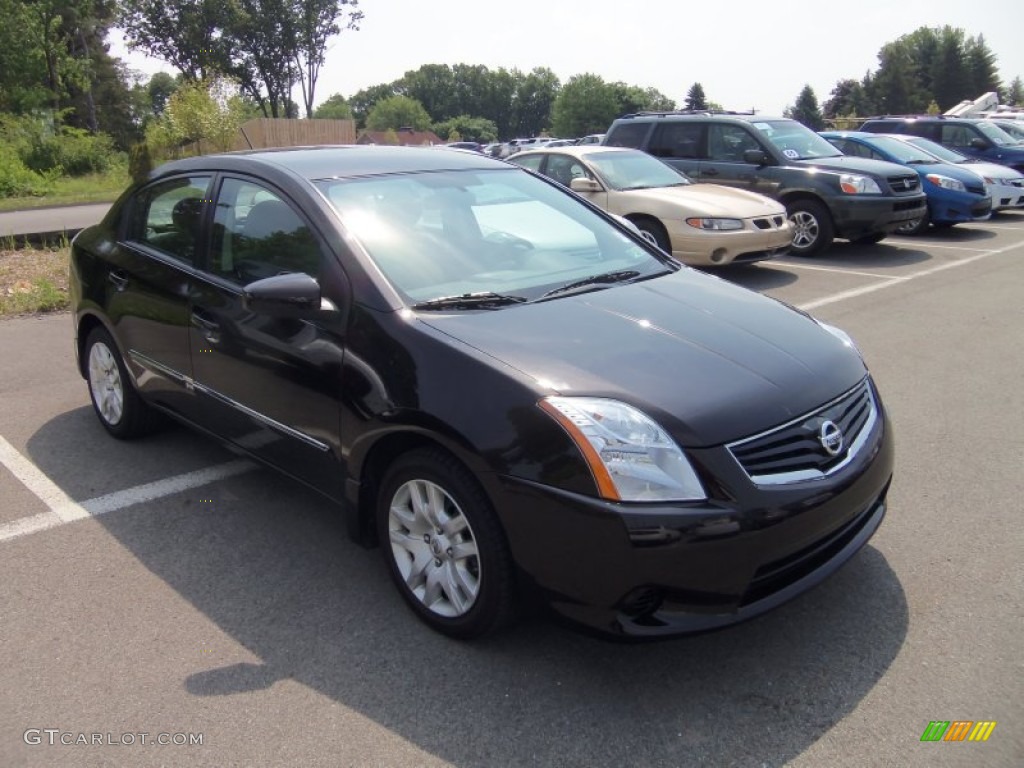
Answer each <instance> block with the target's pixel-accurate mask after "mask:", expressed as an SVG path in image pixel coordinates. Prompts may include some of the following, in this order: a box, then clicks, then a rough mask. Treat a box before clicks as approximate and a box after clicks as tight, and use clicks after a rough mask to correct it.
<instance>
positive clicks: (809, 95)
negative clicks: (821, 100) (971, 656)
mask: <svg viewBox="0 0 1024 768" xmlns="http://www.w3.org/2000/svg"><path fill="white" fill-rule="evenodd" d="M783 116H784V117H790V118H792V119H793V120H797V121H799V122H801V123H803V124H804V125H806V126H807V127H808V128H810V129H811V130H812V131H820V130H821V129H822V128H824V127H825V120H824V119H823V118H822V115H821V110H820V109H819V108H818V97H817V96H815V95H814V89H813V88H811V86H810V85H805V86H804V87H803V90H801V91H800V95H799V96H797V97H796V104H794V105H793V106H792V107H787V108H786V110H785V111H784V112H783Z"/></svg>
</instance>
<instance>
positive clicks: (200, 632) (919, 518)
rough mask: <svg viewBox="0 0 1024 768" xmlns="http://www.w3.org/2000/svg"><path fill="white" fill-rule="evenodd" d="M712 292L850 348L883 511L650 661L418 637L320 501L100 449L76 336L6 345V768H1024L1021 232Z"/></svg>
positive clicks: (501, 639) (767, 276) (581, 644)
mask: <svg viewBox="0 0 1024 768" xmlns="http://www.w3.org/2000/svg"><path fill="white" fill-rule="evenodd" d="M721 274H722V276H723V277H724V278H726V279H729V280H733V281H735V282H738V283H740V284H743V285H745V286H747V287H750V288H752V289H755V290H758V291H762V292H765V293H768V294H770V295H772V296H776V297H778V298H780V299H782V300H784V301H787V302H789V303H790V304H793V305H795V306H798V307H801V308H804V309H806V310H808V311H811V312H813V313H814V314H816V315H818V316H819V317H821V318H822V319H824V320H827V321H828V322H831V323H833V324H835V325H838V326H840V327H842V328H844V329H845V330H847V331H848V332H850V333H851V335H852V336H853V337H854V338H855V339H856V340H857V342H858V344H859V345H860V348H861V350H862V352H863V353H864V355H865V357H866V359H867V360H868V363H869V365H870V366H871V368H872V371H873V373H874V375H875V377H876V379H877V381H878V383H879V387H880V389H881V392H882V395H883V398H884V401H885V403H886V405H887V406H888V408H889V410H890V413H891V416H892V420H893V423H894V428H895V430H896V438H897V469H896V476H895V480H894V483H893V488H892V491H891V492H890V497H889V501H890V506H889V511H888V515H887V518H886V521H885V522H884V523H883V524H882V527H881V529H880V530H879V532H878V534H877V535H876V536H875V537H874V538H873V539H872V541H871V542H870V543H869V545H868V546H867V547H865V549H864V550H863V551H862V552H861V553H859V554H858V555H857V556H856V557H855V558H854V559H853V560H852V561H851V562H850V563H849V564H848V565H847V566H846V567H845V568H843V569H842V570H841V571H840V572H839V573H837V574H836V575H835V576H833V577H832V578H831V579H829V580H828V581H826V583H824V584H823V585H822V586H821V587H819V588H818V589H816V590H814V591H812V592H810V593H808V594H806V595H803V596H802V597H800V598H798V599H797V600H795V601H793V602H791V603H789V604H787V605H786V606H784V607H782V608H781V609H779V610H777V611H775V612H773V613H770V614H768V615H766V616H764V617H761V618H759V619H756V620H754V621H752V622H748V623H746V624H744V625H741V626H738V627H733V628H730V629H727V630H724V631H720V632H716V633H712V634H707V635H700V636H695V637H689V638H682V639H676V640H671V641H666V642H660V643H656V644H642V645H620V644H616V643H610V642H607V641H603V640H600V639H595V638H592V637H590V636H587V635H583V634H580V633H578V632H576V631H574V630H572V629H568V628H566V627H564V626H562V625H559V624H557V623H554V622H553V621H551V620H550V619H548V618H547V617H545V616H543V615H538V616H531V617H528V618H527V619H525V620H524V621H523V622H522V623H521V624H519V625H517V626H516V627H515V628H513V629H512V630H511V631H508V632H506V633H505V634H502V635H500V636H498V637H495V638H492V639H490V640H488V641H486V642H483V643H478V644H462V643H459V642H455V641H452V640H449V639H446V638H444V637H441V636H439V635H437V634H434V633H432V632H431V631H430V630H428V629H427V628H426V627H425V626H423V625H421V624H420V623H419V622H418V621H417V620H416V619H415V618H414V617H413V615H412V614H411V612H409V611H408V610H407V609H406V608H405V606H404V605H403V604H402V602H401V600H400V599H399V597H398V595H397V593H396V592H395V591H394V589H393V588H392V586H391V584H390V582H389V580H388V578H387V574H386V571H385V568H384V565H383V561H382V559H381V558H380V555H379V553H378V552H376V551H366V550H363V549H360V548H358V547H356V546H355V545H353V544H352V543H350V542H349V541H348V540H347V539H346V537H345V535H344V532H343V529H342V523H341V520H340V517H339V516H338V515H337V514H336V511H335V510H334V509H333V508H332V507H331V505H330V504H328V503H327V502H325V501H323V500H321V499H320V498H319V497H317V496H316V495H314V494H313V493H312V492H309V491H307V490H305V489H304V488H303V487H301V486H299V485H297V484H295V483H293V482H291V481H289V480H287V479H284V478H282V477H280V476H278V475H276V474H274V473H272V472H270V471H268V470H264V469H260V468H256V467H254V466H253V465H251V464H249V463H247V462H245V461H242V460H240V459H239V458H238V457H236V456H234V455H233V454H231V453H229V452H227V451H226V450H224V449H222V448H220V447H219V446H217V445H216V444H214V443H212V442H210V441H209V440H206V439H204V438H202V437H199V436H197V435H193V434H191V433H190V432H187V431H185V430H183V429H169V430H167V431H165V432H163V433H161V434H159V435H156V436H154V437H152V438H149V439H146V440H143V441H140V442H136V443H132V444H126V443H118V442H116V441H114V440H112V439H110V438H108V437H107V436H106V434H105V433H104V432H103V430H102V429H101V427H100V426H99V424H98V422H97V421H96V419H95V417H94V416H93V414H92V412H91V409H90V406H89V403H88V395H87V392H86V387H85V383H84V382H83V381H82V380H81V379H80V378H79V377H78V375H77V374H76V372H75V370H74V366H73V356H72V351H71V323H70V318H69V316H67V315H59V316H49V317H44V318H25V319H13V320H8V321H4V322H0V351H2V352H3V359H4V365H3V366H0V414H2V416H0V641H2V642H0V766H5V767H6V766H94V765H96V766H98V765H117V766H136V765H138V766H142V765H146V766H149V765H166V766H177V765H183V766H200V765H202V766H257V765H259V766H264V765H266V766H279V765H280V766H283V765H296V766H320V765H323V766H328V765H330V766H360V767H362V766H388V767H391V766H396V767H398V766H401V767H402V768H412V767H413V766H449V765H450V766H459V767H460V768H471V767H476V766H479V767H481V768H484V767H490V766H548V765H558V766H587V767H592V766H689V765H708V766H754V767H755V768H761V767H762V766H773V767H774V766H781V765H793V766H808V767H809V766H851V767H852V766H857V767H858V768H860V767H862V766H972V767H974V766H1020V765H1022V764H1024V568H1022V566H1021V560H1022V557H1021V555H1022V553H1024V525H1022V524H1021V521H1022V515H1024V505H1022V502H1021V499H1022V496H1024V386H1022V384H1021V382H1022V381H1024V355H1022V354H1021V346H1022V342H1024V301H1022V297H1021V294H1022V291H1024V212H1014V213H1008V214H1003V215H1000V216H997V217H994V218H993V219H992V220H991V221H989V222H985V223H982V224H973V225H967V226H961V227H957V228H954V229H951V230H943V231H935V232H932V233H931V234H929V235H928V236H926V237H921V238H913V239H909V238H895V237H894V238H890V239H888V240H886V241H884V242H883V243H881V244H879V245H875V246H854V245H850V244H846V243H839V244H837V245H836V246H835V247H833V248H832V250H831V251H829V252H827V253H826V254H824V255H823V256H821V257H819V258H816V259H813V260H800V259H792V258H785V259H781V260H778V261H774V262H770V263H765V264H760V265H754V266H746V267H738V268H733V269H730V270H728V271H725V272H722V273H721ZM936 720H938V721H994V722H995V723H996V726H995V728H994V729H993V730H992V733H991V736H990V737H989V739H988V741H986V742H981V743H979V742H968V741H965V742H935V743H931V742H922V741H921V737H922V733H923V732H924V731H925V729H926V727H927V726H928V724H929V722H930V721H936ZM142 734H145V736H144V737H143V736H142ZM197 741H200V742H201V743H196V742H197ZM68 742H70V743H68ZM83 742H84V743H83ZM163 742H166V743H163Z"/></svg>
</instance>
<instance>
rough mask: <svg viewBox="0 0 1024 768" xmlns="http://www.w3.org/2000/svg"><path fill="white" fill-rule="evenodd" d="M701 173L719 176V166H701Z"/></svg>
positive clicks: (702, 174)
mask: <svg viewBox="0 0 1024 768" xmlns="http://www.w3.org/2000/svg"><path fill="white" fill-rule="evenodd" d="M700 175H701V176H717V175H718V169H717V168H701V171H700Z"/></svg>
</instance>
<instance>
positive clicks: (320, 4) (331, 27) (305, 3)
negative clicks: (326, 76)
mask: <svg viewBox="0 0 1024 768" xmlns="http://www.w3.org/2000/svg"><path fill="white" fill-rule="evenodd" d="M358 5H359V0H292V3H291V10H292V13H293V16H292V18H291V25H290V26H291V29H292V34H293V36H294V37H293V39H292V40H291V41H290V42H291V44H292V46H293V48H292V50H293V54H292V56H293V60H294V64H295V71H296V72H297V73H298V79H299V87H300V88H301V90H302V100H303V104H304V105H305V108H306V117H312V116H313V103H314V100H315V98H316V84H317V80H318V79H319V78H320V69H321V67H323V64H324V55H325V52H326V51H327V43H328V41H329V40H331V38H333V37H336V36H337V35H338V34H340V33H341V31H342V30H343V29H350V30H358V29H359V22H360V21H362V19H363V12H362V11H360V10H358Z"/></svg>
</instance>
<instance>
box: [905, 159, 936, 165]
mask: <svg viewBox="0 0 1024 768" xmlns="http://www.w3.org/2000/svg"><path fill="white" fill-rule="evenodd" d="M937 162H939V161H938V160H907V165H935V164H936V163H937Z"/></svg>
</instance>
